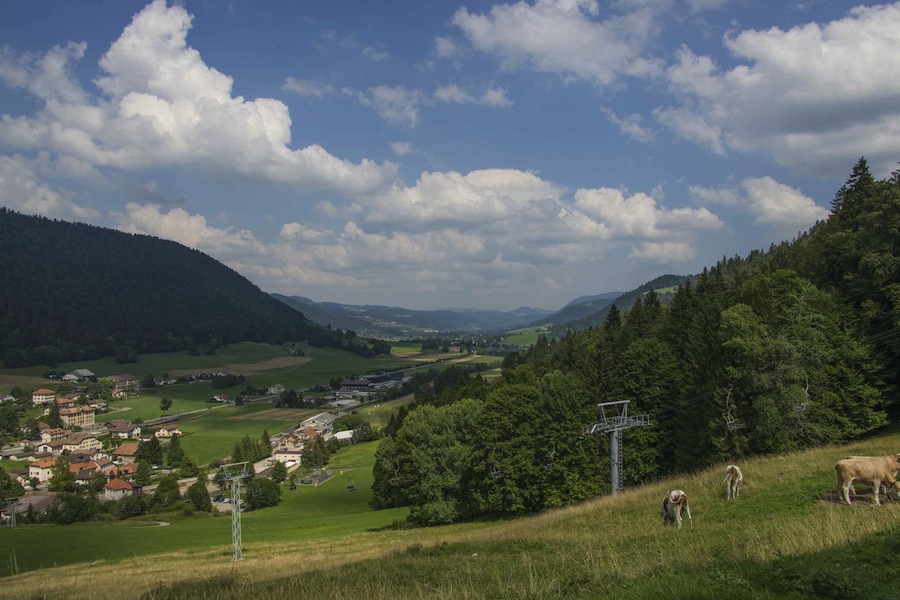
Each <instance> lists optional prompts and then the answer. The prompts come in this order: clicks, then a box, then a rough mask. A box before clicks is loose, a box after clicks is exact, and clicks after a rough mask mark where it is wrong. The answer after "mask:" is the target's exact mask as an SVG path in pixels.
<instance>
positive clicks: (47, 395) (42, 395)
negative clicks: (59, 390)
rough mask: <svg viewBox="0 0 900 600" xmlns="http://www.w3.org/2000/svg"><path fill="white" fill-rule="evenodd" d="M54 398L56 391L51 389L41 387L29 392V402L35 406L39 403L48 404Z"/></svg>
mask: <svg viewBox="0 0 900 600" xmlns="http://www.w3.org/2000/svg"><path fill="white" fill-rule="evenodd" d="M55 400H56V392H54V391H53V390H48V389H46V388H41V389H39V390H35V391H33V392H31V403H32V404H33V405H35V406H39V405H41V404H50V403H51V402H54V401H55Z"/></svg>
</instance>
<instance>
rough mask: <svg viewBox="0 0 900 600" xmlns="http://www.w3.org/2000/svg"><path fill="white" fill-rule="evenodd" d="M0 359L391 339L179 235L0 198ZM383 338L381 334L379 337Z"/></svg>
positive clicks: (365, 346)
mask: <svg viewBox="0 0 900 600" xmlns="http://www.w3.org/2000/svg"><path fill="white" fill-rule="evenodd" d="M0 240H3V251H2V252H0V280H2V281H3V285H2V286H0V360H2V363H3V365H4V366H5V367H6V368H17V367H24V366H31V365H48V366H50V367H54V366H56V365H57V364H59V363H62V362H73V361H82V360H91V359H95V358H100V357H104V356H114V357H116V360H117V361H118V362H120V363H127V362H135V361H136V360H137V356H138V354H139V353H150V352H176V351H184V350H186V351H189V352H191V353H214V352H215V349H216V347H220V346H223V345H226V344H229V343H232V342H239V341H253V342H267V343H272V344H281V343H283V342H285V341H292V342H300V341H308V342H309V343H310V344H311V345H313V346H332V347H338V348H345V349H347V350H350V351H352V352H356V353H357V354H362V355H372V354H373V353H379V352H382V353H383V352H385V351H389V348H388V349H387V350H385V349H384V348H383V347H379V346H377V345H376V346H375V347H373V345H372V343H371V341H369V342H366V341H364V340H361V339H358V338H357V337H356V335H355V333H353V332H351V331H347V332H344V331H341V330H339V329H336V330H331V329H329V328H325V327H321V326H319V325H316V324H315V323H312V322H311V321H309V320H307V319H306V318H305V317H304V316H303V315H302V313H300V312H298V311H297V310H295V309H294V308H291V307H289V306H287V305H286V304H284V303H282V302H280V301H278V300H276V299H274V298H272V297H271V296H269V295H268V294H266V293H265V292H263V291H262V290H260V289H259V288H258V287H256V286H255V285H253V284H252V283H251V282H250V281H248V280H247V279H246V278H244V277H242V276H241V275H239V274H238V273H236V272H235V271H233V270H232V269H230V268H228V267H227V266H225V265H223V264H221V263H219V262H218V261H216V260H214V259H213V258H211V257H209V256H207V255H206V254H203V253H202V252H199V251H197V250H192V249H190V248H187V247H185V246H182V245H181V244H178V243H176V242H172V241H167V240H161V239H159V238H155V237H152V236H147V235H137V234H129V233H123V232H120V231H116V230H112V229H106V228H102V227H96V226H93V225H87V224H83V223H69V222H65V221H58V220H51V219H47V218H44V217H36V216H27V215H23V214H19V213H17V212H14V211H11V210H8V209H6V208H0ZM381 346H384V344H383V343H382V344H381Z"/></svg>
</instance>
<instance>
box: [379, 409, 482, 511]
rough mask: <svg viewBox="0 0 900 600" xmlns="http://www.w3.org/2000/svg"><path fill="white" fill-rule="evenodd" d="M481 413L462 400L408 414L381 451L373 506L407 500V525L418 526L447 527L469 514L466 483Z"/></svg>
mask: <svg viewBox="0 0 900 600" xmlns="http://www.w3.org/2000/svg"><path fill="white" fill-rule="evenodd" d="M480 410H481V403H480V402H479V401H477V400H461V401H459V402H456V403H454V404H452V405H449V406H443V407H436V406H431V405H426V406H422V407H421V408H419V409H418V410H415V411H412V412H411V413H410V414H409V416H408V417H407V418H406V420H405V421H404V423H403V426H402V427H401V428H400V430H399V431H398V432H397V436H396V438H395V439H394V440H393V442H392V443H387V444H385V445H383V446H382V447H380V448H379V451H378V456H377V460H378V462H379V463H380V465H381V467H380V469H379V470H378V471H376V477H377V479H378V480H379V485H378V488H379V489H377V490H376V501H379V502H381V503H385V502H386V501H389V499H390V497H391V496H393V495H396V496H398V497H402V498H405V499H406V500H407V501H408V502H409V504H410V507H411V508H410V516H409V518H410V520H411V521H413V522H414V523H418V524H422V525H437V524H441V523H451V522H453V521H456V520H458V519H460V518H462V517H466V516H469V515H471V514H472V510H471V503H470V502H469V500H468V497H467V482H468V480H469V478H470V469H471V466H472V463H471V456H472V448H473V446H474V428H475V424H476V421H477V419H478V415H479V412H480ZM392 467H393V468H392ZM395 473H397V475H396V476H395ZM385 476H388V477H389V480H387V481H385V479H384V478H385ZM390 479H393V482H391V481H390ZM388 485H390V486H392V487H394V488H396V490H397V491H391V490H389V489H388V488H387V486H388Z"/></svg>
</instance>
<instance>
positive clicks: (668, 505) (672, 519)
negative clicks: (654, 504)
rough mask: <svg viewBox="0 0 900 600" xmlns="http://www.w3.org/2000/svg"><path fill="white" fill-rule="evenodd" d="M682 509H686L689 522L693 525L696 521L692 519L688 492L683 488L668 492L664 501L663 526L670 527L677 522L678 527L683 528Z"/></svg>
mask: <svg viewBox="0 0 900 600" xmlns="http://www.w3.org/2000/svg"><path fill="white" fill-rule="evenodd" d="M682 509H684V512H685V514H686V515H687V518H688V523H690V524H691V527H693V526H694V521H693V520H692V519H691V507H690V505H688V497H687V494H685V493H684V492H683V491H681V490H672V491H671V492H669V493H668V494H666V495H665V496H664V497H663V501H662V520H663V527H668V526H669V525H674V524H676V523H677V524H678V529H681V511H682Z"/></svg>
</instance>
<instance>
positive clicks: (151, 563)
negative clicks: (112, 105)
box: [0, 434, 900, 600]
mask: <svg viewBox="0 0 900 600" xmlns="http://www.w3.org/2000/svg"><path fill="white" fill-rule="evenodd" d="M898 448H900V434H891V435H887V436H882V437H878V438H873V439H871V440H867V441H863V442H858V443H855V444H852V445H849V446H843V447H823V448H816V449H812V450H807V451H804V452H799V453H795V454H791V455H787V456H778V457H767V458H756V459H748V460H745V461H742V463H741V465H742V467H743V469H744V473H745V477H746V480H747V484H746V486H745V488H744V492H743V493H742V495H741V497H740V498H738V499H737V500H735V501H728V500H725V498H724V486H723V485H722V484H721V483H720V482H721V480H722V471H723V466H724V465H716V466H715V467H714V468H711V469H709V470H703V471H699V472H696V473H692V474H687V475H684V476H680V477H675V478H672V479H669V480H665V481H660V482H655V483H651V484H647V485H644V486H641V487H637V488H635V489H632V490H627V491H626V492H625V493H624V494H622V495H620V496H615V497H601V498H597V499H595V500H592V501H589V502H586V503H584V504H581V505H578V506H573V507H567V508H562V509H558V510H552V511H548V512H545V513H543V514H540V515H536V516H532V517H524V518H519V519H511V520H485V521H481V522H477V523H468V524H462V525H453V526H445V527H433V528H426V529H399V530H395V529H384V526H385V525H388V524H389V523H390V522H391V521H393V520H394V519H397V518H400V517H402V515H403V511H385V512H377V511H371V510H370V509H368V507H367V505H366V503H367V500H368V498H367V494H368V492H367V491H366V490H367V486H368V484H369V482H370V478H371V471H370V470H369V469H370V464H371V463H370V462H369V461H371V453H372V451H373V449H374V444H368V445H360V446H357V447H353V448H350V449H349V450H348V451H346V452H345V453H343V454H341V455H339V456H338V457H337V461H340V462H336V471H335V472H336V474H337V477H335V478H334V479H332V480H331V481H329V482H328V483H326V484H324V485H323V486H320V487H319V488H316V489H301V490H297V492H286V494H287V497H286V500H285V501H284V503H283V504H282V505H281V506H279V507H277V508H274V509H266V510H262V511H259V512H257V513H248V514H246V515H245V521H244V529H243V531H244V540H245V544H244V548H245V550H244V560H243V561H242V562H239V563H232V562H231V561H230V546H229V545H228V533H229V526H228V524H229V521H228V519H227V518H210V519H185V520H181V521H173V523H172V525H171V526H169V527H159V528H146V527H144V528H141V527H129V526H114V525H100V526H97V525H90V526H72V527H53V528H44V527H38V528H20V529H16V530H9V529H5V530H2V531H0V548H4V549H5V554H6V556H4V557H3V558H4V560H5V561H6V565H4V566H3V568H4V571H5V572H10V571H11V570H13V571H14V570H15V569H14V568H13V567H14V566H15V565H16V563H18V568H19V570H25V569H33V568H35V567H36V566H37V565H36V564H35V557H40V559H39V560H37V563H38V564H40V565H41V566H44V567H48V566H49V565H52V564H53V563H55V562H59V563H62V562H67V563H68V562H74V561H78V563H77V564H71V565H69V566H62V567H58V568H54V569H45V570H42V571H37V572H30V573H22V574H20V575H12V576H9V577H6V578H5V579H4V580H3V582H2V583H3V588H2V589H3V594H4V595H5V596H8V597H10V598H33V597H53V598H59V597H71V598H81V597H92V598H107V597H110V598H112V597H116V598H138V597H142V598H148V599H152V598H195V597H204V598H223V599H224V598H245V597H253V598H265V599H268V598H284V597H291V598H304V599H305V598H309V599H313V598H315V599H323V598H326V599H330V598H334V599H339V598H340V599H343V598H371V599H376V600H378V599H398V600H406V599H425V598H446V599H450V598H468V599H474V598H485V599H487V598H528V599H539V598H573V599H581V598H584V599H588V598H623V599H626V598H710V599H712V598H723V597H728V598H772V599H775V598H841V599H844V598H863V597H865V598H893V597H894V596H895V595H896V591H895V590H894V588H893V586H892V585H891V584H892V582H893V581H894V580H895V579H896V577H897V576H898V575H900V561H898V560H897V559H896V557H897V552H898V550H900V542H898V538H897V536H898V534H900V502H891V503H886V504H885V505H884V506H881V507H875V506H872V505H871V503H870V502H868V501H867V499H866V498H859V499H858V500H857V501H856V503H855V505H854V506H852V507H851V506H844V505H840V504H838V503H837V502H836V501H835V494H834V491H833V489H834V470H833V468H832V465H833V464H834V462H835V461H836V460H838V459H840V458H842V457H844V456H846V455H848V454H888V453H895V452H896V451H897V449H898ZM341 470H343V471H344V473H343V475H341V474H340V471H341ZM347 476H350V477H352V478H353V481H354V482H355V484H356V491H355V492H347V491H346V489H345V484H346V477H347ZM675 488H680V489H684V490H686V491H687V492H688V494H689V495H690V498H691V507H692V512H693V517H694V523H693V527H688V526H687V525H686V526H685V528H684V529H682V530H675V529H671V528H668V529H663V528H662V527H661V525H660V516H659V505H660V499H661V497H662V495H663V494H664V493H665V492H666V491H668V490H671V489H675ZM860 491H862V490H860ZM76 544H77V545H76ZM71 547H77V548H78V549H79V550H78V552H77V553H75V554H74V555H73V553H72V552H70V551H68V548H71ZM162 551H166V552H167V553H166V554H156V553H158V552H162ZM125 559H128V560H127V562H125ZM90 561H93V562H90ZM85 563H89V566H88V565H86V564H85ZM123 571H127V573H128V582H129V585H128V586H126V587H122V586H103V585H97V582H98V581H114V580H121V574H122V573H123Z"/></svg>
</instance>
